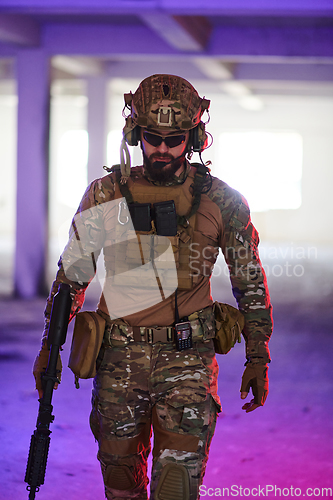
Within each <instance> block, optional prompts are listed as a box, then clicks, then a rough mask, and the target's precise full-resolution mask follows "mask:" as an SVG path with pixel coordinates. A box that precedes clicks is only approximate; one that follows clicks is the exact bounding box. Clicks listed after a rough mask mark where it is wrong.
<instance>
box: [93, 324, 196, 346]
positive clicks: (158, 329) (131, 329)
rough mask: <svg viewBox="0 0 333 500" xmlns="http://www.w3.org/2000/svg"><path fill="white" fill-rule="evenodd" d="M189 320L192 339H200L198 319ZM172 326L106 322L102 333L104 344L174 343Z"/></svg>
mask: <svg viewBox="0 0 333 500" xmlns="http://www.w3.org/2000/svg"><path fill="white" fill-rule="evenodd" d="M189 321H190V323H191V328H192V339H193V340H194V341H198V340H202V338H203V329H202V326H201V323H200V321H199V319H197V318H196V319H194V320H190V317H189ZM174 331H175V329H174V327H173V326H154V327H145V326H128V325H124V324H117V323H111V324H107V326H106V330H105V333H104V340H103V343H104V346H106V347H107V346H116V345H124V343H125V344H128V343H129V342H146V343H148V344H155V343H156V342H162V343H174Z"/></svg>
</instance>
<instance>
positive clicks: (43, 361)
mask: <svg viewBox="0 0 333 500" xmlns="http://www.w3.org/2000/svg"><path fill="white" fill-rule="evenodd" d="M49 354H50V351H49V350H48V349H47V348H46V347H42V348H41V350H40V351H39V353H38V354H37V356H36V359H35V362H34V366H33V369H32V373H33V375H34V377H35V381H36V389H37V391H38V395H39V397H40V398H42V397H43V386H42V374H43V373H45V371H46V368H47V363H48V361H49ZM61 371H62V362H61V358H60V354H59V357H58V361H57V377H58V379H59V382H60V381H61ZM57 388H58V383H57V382H56V383H55V384H54V389H57Z"/></svg>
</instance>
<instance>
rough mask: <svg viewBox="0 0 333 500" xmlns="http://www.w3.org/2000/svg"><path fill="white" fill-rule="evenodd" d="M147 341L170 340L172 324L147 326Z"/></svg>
mask: <svg viewBox="0 0 333 500" xmlns="http://www.w3.org/2000/svg"><path fill="white" fill-rule="evenodd" d="M146 332H147V342H148V343H149V344H155V343H156V342H163V343H166V342H172V340H173V338H172V333H173V327H172V326H163V327H155V328H147V329H146Z"/></svg>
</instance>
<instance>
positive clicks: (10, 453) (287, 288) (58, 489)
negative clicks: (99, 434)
mask: <svg viewBox="0 0 333 500" xmlns="http://www.w3.org/2000/svg"><path fill="white" fill-rule="evenodd" d="M316 266H317V267H315V269H314V268H313V265H312V264H311V263H307V266H306V272H305V275H304V276H302V277H299V278H295V277H294V278H292V279H289V280H288V279H287V277H283V276H282V277H279V278H274V276H271V277H270V276H269V282H270V289H271V295H272V302H273V305H274V320H275V331H274V335H273V337H272V340H271V343H270V347H271V353H272V358H273V362H272V363H271V366H270V370H269V372H270V395H269V397H268V400H267V402H266V405H265V406H264V407H263V408H259V409H258V410H256V411H255V412H253V413H249V414H245V413H244V412H242V410H241V406H242V402H241V400H240V398H239V386H240V379H241V374H242V371H243V363H244V344H243V343H242V344H241V345H238V346H237V347H236V348H235V349H234V350H233V351H232V352H230V353H229V354H228V355H227V356H219V358H218V359H219V365H220V375H219V393H220V397H221V400H222V404H223V413H222V414H221V416H220V417H219V419H218V424H217V429H216V433H215V437H214V440H213V444H212V446H211V451H210V458H209V461H208V466H207V471H206V476H205V479H204V488H202V495H201V498H205V497H206V498H218V497H222V496H223V494H224V496H227V494H228V490H227V488H228V489H229V496H231V497H232V496H247V497H248V498H256V497H257V496H259V497H260V496H261V497H263V496H268V497H283V498H294V497H295V496H311V494H312V496H315V497H317V498H326V497H327V496H329V491H328V495H326V492H325V490H324V491H322V488H331V496H332V489H333V479H332V478H333V453H332V452H333V419H332V412H333V398H332V385H333V384H332V371H333V370H332V360H331V358H332V353H333V336H332V333H333V326H332V325H333V310H332V300H333V289H332V283H333V279H332V276H333V273H332V270H330V271H328V270H327V267H326V268H325V266H322V267H320V266H318V263H316ZM213 293H214V298H215V299H217V300H221V301H222V300H223V301H229V302H230V303H233V302H232V300H233V299H232V298H231V296H230V292H229V289H228V285H227V284H226V282H223V283H222V284H221V280H220V279H217V278H215V279H214V281H213ZM92 299H93V297H88V298H87V302H86V306H85V308H86V309H89V308H90V307H94V304H93V301H92ZM44 302H45V301H44V299H34V300H31V301H21V300H13V299H12V298H10V297H9V296H5V295H4V296H3V297H2V298H1V300H0V317H1V324H0V329H1V330H0V360H1V364H0V376H1V382H2V384H1V385H2V387H1V394H0V408H1V410H0V438H1V441H0V442H1V453H0V478H1V480H0V500H22V499H25V498H28V493H27V492H26V491H25V487H26V485H25V483H24V476H25V468H26V460H27V455H28V449H29V443H30V436H31V434H32V432H33V431H34V429H35V425H36V417H37V411H38V403H37V396H36V392H35V391H34V383H33V378H32V375H31V366H32V363H33V360H34V357H35V355H36V352H37V350H38V347H39V343H40V336H41V332H42V326H43V320H42V312H43V308H44ZM70 336H71V327H70V328H69V332H68V340H67V343H66V346H65V350H64V353H63V360H64V364H67V359H68V350H69V346H70ZM90 390H91V381H89V380H88V381H83V382H82V384H81V388H80V389H79V390H76V389H75V387H74V383H73V376H72V373H71V372H70V371H69V369H65V370H64V374H63V382H62V384H61V386H60V387H59V389H58V391H56V392H55V393H54V398H53V404H54V413H55V415H56V419H55V422H54V423H53V424H52V425H51V430H52V434H51V445H50V452H49V459H48V464H47V471H46V478H45V485H43V486H42V487H41V489H40V492H39V493H37V494H36V498H37V499H40V500H43V499H44V500H63V499H66V500H99V499H101V500H102V499H103V498H104V492H103V484H102V479H101V475H100V470H99V464H98V462H97V460H96V452H97V447H96V443H95V442H94V439H93V437H92V435H91V433H90V430H89V426H88V418H89V412H90ZM223 488H225V490H224V491H223ZM258 488H260V489H258ZM307 488H312V490H308V491H307Z"/></svg>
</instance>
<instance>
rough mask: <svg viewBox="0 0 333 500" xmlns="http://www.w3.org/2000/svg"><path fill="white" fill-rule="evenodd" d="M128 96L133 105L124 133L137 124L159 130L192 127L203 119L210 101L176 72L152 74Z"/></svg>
mask: <svg viewBox="0 0 333 500" xmlns="http://www.w3.org/2000/svg"><path fill="white" fill-rule="evenodd" d="M124 98H125V104H126V106H127V107H128V108H130V109H131V114H130V115H129V116H128V117H127V119H126V125H125V128H124V135H127V134H128V133H129V132H130V131H131V130H133V128H134V127H135V126H136V125H138V126H139V127H143V128H147V129H151V130H156V131H159V130H165V131H170V132H173V131H187V130H191V129H193V128H194V127H196V126H197V125H198V124H199V123H200V120H201V116H202V114H203V113H204V111H205V110H208V108H209V104H210V101H209V100H208V99H204V98H203V99H202V98H201V97H200V96H199V94H198V92H197V91H196V90H195V88H194V87H193V86H192V85H191V84H190V83H189V82H188V81H187V80H185V79H184V78H182V77H180V76H175V75H152V76H149V77H147V78H145V79H144V80H143V81H142V82H141V83H140V85H139V87H138V88H137V90H136V91H135V93H134V94H132V93H129V94H125V96H124Z"/></svg>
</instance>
